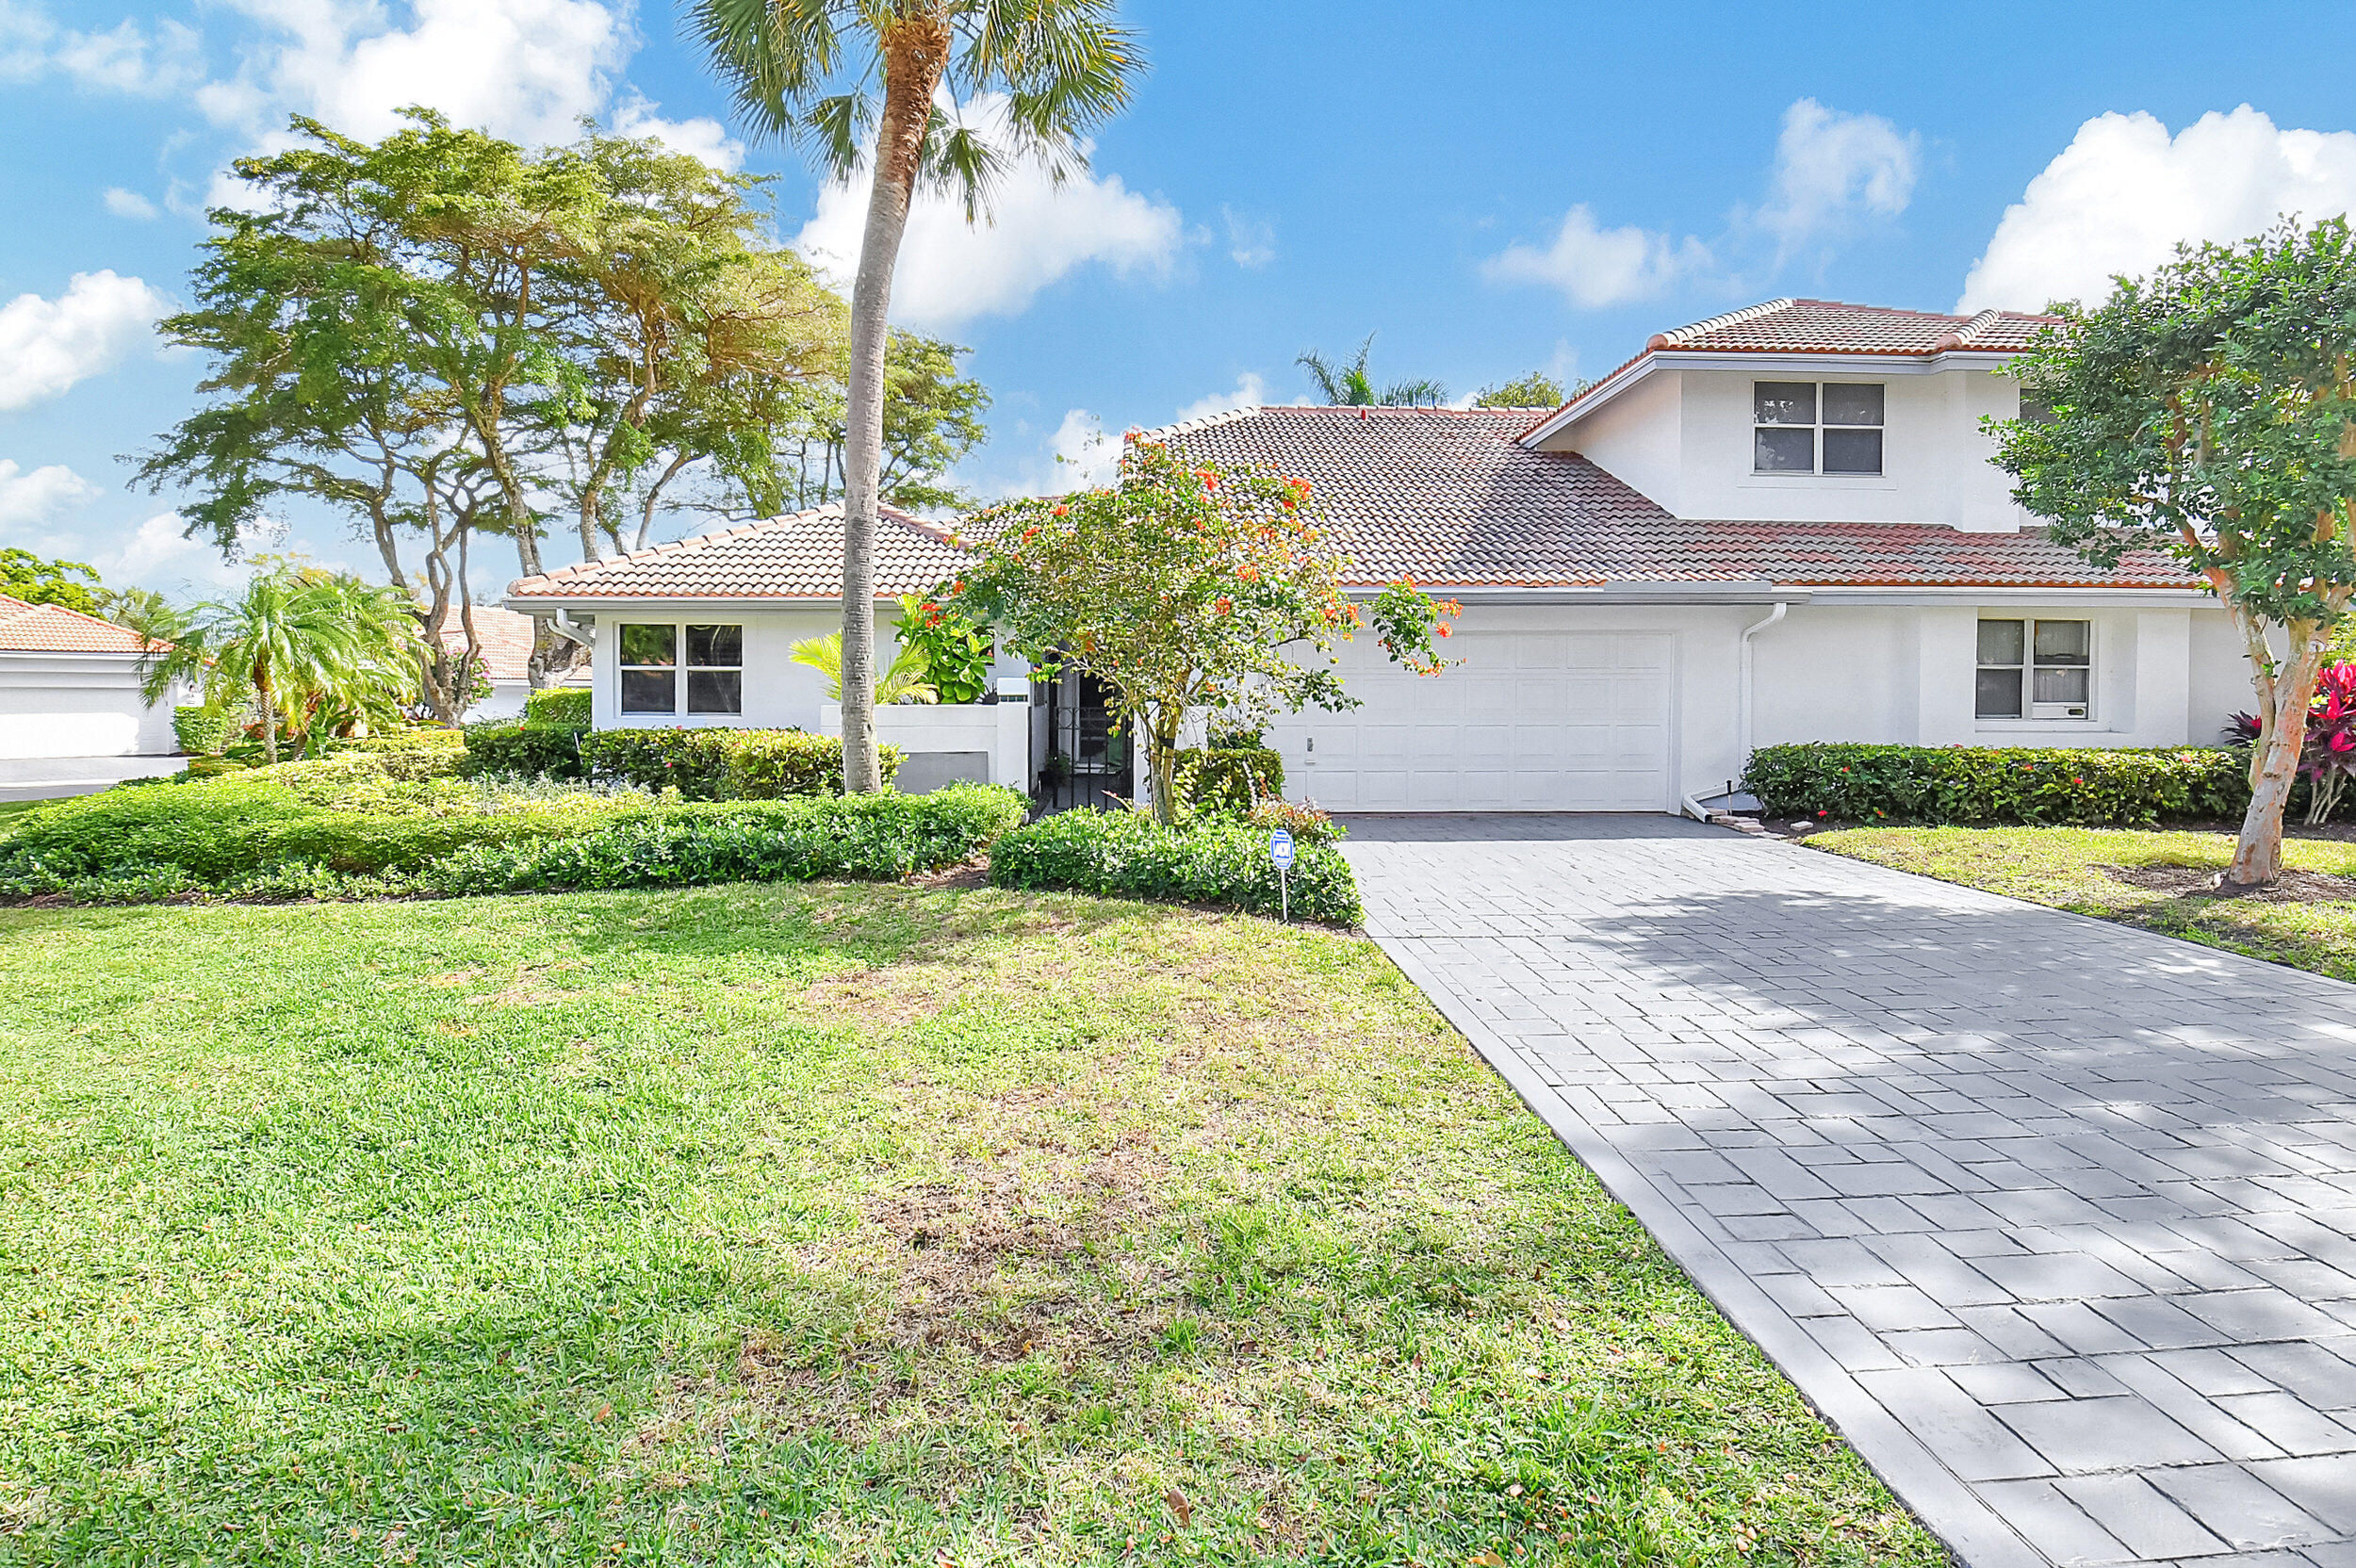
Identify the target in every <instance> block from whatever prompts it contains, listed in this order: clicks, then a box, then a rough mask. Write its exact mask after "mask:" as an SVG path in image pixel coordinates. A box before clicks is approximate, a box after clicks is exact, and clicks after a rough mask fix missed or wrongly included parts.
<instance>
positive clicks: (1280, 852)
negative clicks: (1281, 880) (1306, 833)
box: [1268, 827, 1293, 871]
mask: <svg viewBox="0 0 2356 1568" xmlns="http://www.w3.org/2000/svg"><path fill="white" fill-rule="evenodd" d="M1268 858H1269V859H1271V860H1273V861H1275V862H1276V869H1277V870H1278V871H1290V870H1292V869H1293V836H1292V835H1291V834H1289V833H1287V832H1285V831H1284V829H1283V828H1281V827H1280V828H1278V829H1277V830H1276V831H1275V832H1273V833H1271V834H1269V835H1268Z"/></svg>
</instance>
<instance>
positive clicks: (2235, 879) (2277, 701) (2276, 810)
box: [2218, 621, 2328, 891]
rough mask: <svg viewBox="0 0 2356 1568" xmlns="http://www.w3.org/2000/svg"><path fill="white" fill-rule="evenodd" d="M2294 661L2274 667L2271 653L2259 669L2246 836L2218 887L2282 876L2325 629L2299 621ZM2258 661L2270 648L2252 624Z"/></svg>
mask: <svg viewBox="0 0 2356 1568" xmlns="http://www.w3.org/2000/svg"><path fill="white" fill-rule="evenodd" d="M2286 630H2287V631H2288V632H2289V634H2290V662H2289V664H2288V666H2287V667H2285V668H2282V669H2276V668H2274V667H2273V660H2272V657H2271V654H2270V653H2268V654H2267V656H2266V658H2265V660H2264V661H2263V662H2258V661H2259V660H2260V651H2261V650H2262V649H2264V648H2265V647H2266V642H2265V632H2264V629H2263V628H2258V627H2256V626H2255V625H2254V623H2251V624H2250V625H2247V626H2246V627H2245V631H2246V633H2247V634H2248V635H2249V637H2250V659H2251V660H2252V661H2253V662H2258V666H2257V671H2256V675H2257V679H2256V685H2257V692H2258V743H2257V745H2256V746H2255V747H2253V748H2252V750H2251V754H2250V809H2249V810H2247V811H2245V812H2243V813H2242V820H2241V837H2240V839H2239V840H2238V841H2236V842H2235V843H2234V845H2233V864H2232V865H2231V866H2229V867H2227V868H2226V870H2225V872H2224V874H2222V875H2221V876H2220V877H2219V878H2218V886H2219V887H2220V888H2221V889H2223V890H2227V891H2234V890H2246V889H2250V888H2264V887H2268V886H2270V885H2272V884H2273V882H2274V881H2275V880H2276V879H2277V878H2278V877H2280V876H2281V875H2282V813H2283V809H2284V808H2285V807H2287V806H2288V805H2289V804H2290V798H2291V786H2292V785H2294V784H2296V783H2297V782H2298V781H2299V752H2300V751H2301V750H2302V749H2303V748H2304V747H2305V745H2306V742H2307V708H2308V705H2309V704H2310V703H2312V702H2314V701H2315V680H2316V678H2318V677H2319V676H2320V675H2321V674H2322V673H2323V661H2324V657H2325V655H2326V653H2327V652H2328V648H2327V645H2326V635H2325V633H2324V631H2323V630H2322V629H2319V628H2318V627H2316V625H2315V623H2314V622H2312V621H2294V622H2292V623H2291V624H2290V625H2289V626H2288V627H2287V628H2286Z"/></svg>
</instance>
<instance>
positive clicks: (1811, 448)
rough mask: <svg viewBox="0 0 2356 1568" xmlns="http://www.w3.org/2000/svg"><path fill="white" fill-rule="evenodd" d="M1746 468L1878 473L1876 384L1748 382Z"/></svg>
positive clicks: (1879, 437) (1879, 444)
mask: <svg viewBox="0 0 2356 1568" xmlns="http://www.w3.org/2000/svg"><path fill="white" fill-rule="evenodd" d="M1751 471H1752V472H1753V473H1759V474H1879V473H1880V472H1881V471H1882V385H1881V384H1880V383H1879V382H1851V381H1827V382H1813V381H1761V382H1754V383H1752V384H1751Z"/></svg>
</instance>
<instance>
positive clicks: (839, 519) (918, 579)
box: [507, 504, 964, 600]
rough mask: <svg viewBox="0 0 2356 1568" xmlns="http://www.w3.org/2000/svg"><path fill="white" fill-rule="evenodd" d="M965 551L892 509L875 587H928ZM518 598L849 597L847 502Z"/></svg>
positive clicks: (716, 535)
mask: <svg viewBox="0 0 2356 1568" xmlns="http://www.w3.org/2000/svg"><path fill="white" fill-rule="evenodd" d="M963 559H964V557H963V555H962V554H961V552H960V551H959V550H958V549H957V547H956V546H954V545H952V544H950V543H949V538H948V533H947V531H945V530H944V529H941V528H939V527H937V526H935V525H934V524H931V523H927V522H924V520H922V519H921V518H917V517H911V516H909V515H908V514H906V513H904V512H895V511H893V510H892V508H890V507H886V508H884V509H883V525H882V527H881V528H880V529H878V530H877V531H876V540H875V595H876V596H877V597H878V598H896V597H897V596H900V595H902V594H917V593H922V592H924V590H925V589H927V588H930V587H932V586H933V585H934V584H935V583H937V582H939V581H940V580H941V579H943V578H945V577H949V576H951V575H952V574H954V573H955V572H956V571H957V565H958V564H959V562H960V561H962V560H963ZM507 595H508V597H510V598H511V599H598V598H685V599H733V598H787V599H838V600H839V599H841V598H842V596H843V508H842V507H841V506H840V505H836V504H829V505H826V506H821V507H813V508H811V509H810V511H808V512H795V513H790V514H788V515H785V516H782V517H765V518H763V519H761V521H759V522H755V523H745V524H744V525H742V526H741V527H738V528H729V529H722V530H720V531H717V532H713V533H702V534H697V535H696V536H695V537H694V538H692V539H681V540H679V541H677V542H676V543H673V544H668V545H657V546H655V547H653V548H651V549H643V550H637V551H634V552H632V553H631V554H629V555H620V556H614V557H613V558H611V559H609V560H605V561H597V562H590V563H584V564H581V565H578V566H567V567H564V569H563V570H562V571H554V572H549V573H547V574H545V575H544V576H540V577H528V578H522V579H519V580H516V581H515V582H511V583H509V584H508V585H507Z"/></svg>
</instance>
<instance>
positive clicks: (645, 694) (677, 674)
mask: <svg viewBox="0 0 2356 1568" xmlns="http://www.w3.org/2000/svg"><path fill="white" fill-rule="evenodd" d="M618 631H619V635H620V637H621V668H622V711H623V712H625V713H678V712H680V711H685V712H689V713H742V712H743V711H744V628H743V627H741V626H684V627H682V626H670V625H650V624H646V623H643V622H642V623H639V624H635V625H625V626H623V627H621V628H619V629H618ZM681 643H684V644H685V645H686V649H685V651H686V662H685V663H684V664H683V665H682V664H681V662H680V659H679V654H680V645H681ZM682 677H684V678H685V686H686V690H685V692H684V693H682V692H681V691H680V685H681V678H682ZM682 696H684V698H685V702H686V706H685V708H684V709H683V710H682V709H681V707H680V699H681V697H682Z"/></svg>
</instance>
